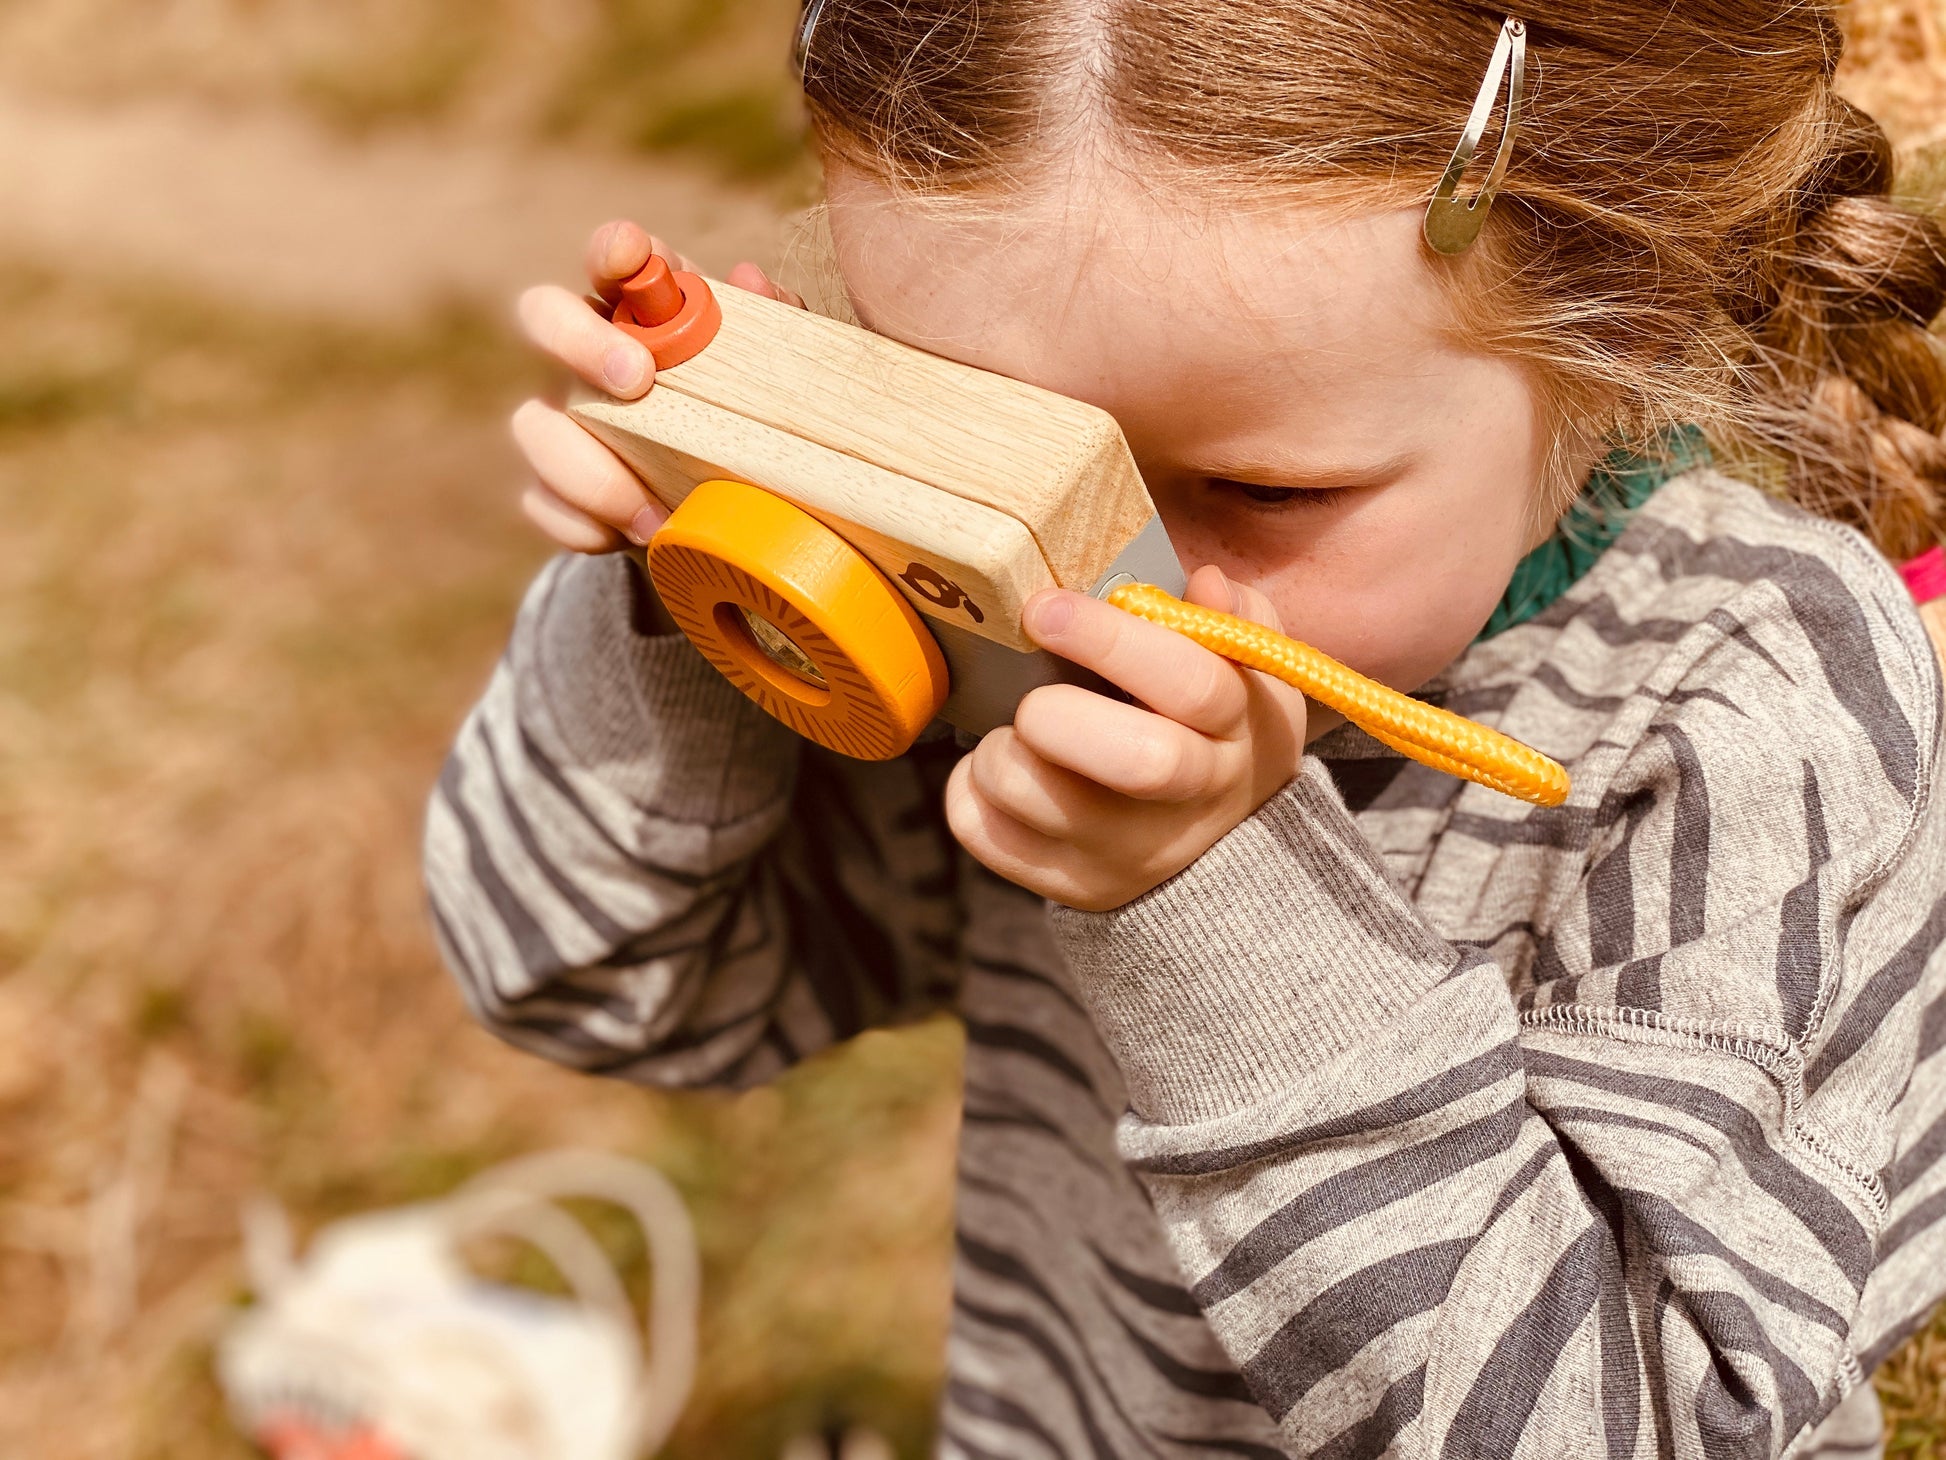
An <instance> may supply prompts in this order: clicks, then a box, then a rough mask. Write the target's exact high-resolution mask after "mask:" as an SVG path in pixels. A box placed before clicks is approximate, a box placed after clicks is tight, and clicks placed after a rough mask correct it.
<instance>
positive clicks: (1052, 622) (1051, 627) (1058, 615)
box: [1031, 593, 1074, 637]
mask: <svg viewBox="0 0 1946 1460" xmlns="http://www.w3.org/2000/svg"><path fill="white" fill-rule="evenodd" d="M1031 612H1032V614H1033V616H1034V622H1033V624H1032V625H1031V627H1032V628H1033V629H1034V631H1035V632H1036V633H1040V634H1045V635H1048V636H1049V637H1052V636H1053V635H1056V634H1060V633H1065V632H1066V630H1067V627H1068V625H1069V624H1071V623H1073V622H1074V603H1073V601H1072V600H1071V599H1069V597H1068V596H1067V595H1066V594H1065V593H1050V594H1048V595H1047V596H1046V597H1045V598H1042V599H1038V600H1037V601H1036V602H1035V603H1034V604H1033V605H1032V607H1031Z"/></svg>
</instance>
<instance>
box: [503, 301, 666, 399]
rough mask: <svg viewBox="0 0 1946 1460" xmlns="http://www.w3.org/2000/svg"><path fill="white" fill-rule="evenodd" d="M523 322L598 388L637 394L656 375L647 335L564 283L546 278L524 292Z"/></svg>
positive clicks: (538, 340) (530, 334)
mask: <svg viewBox="0 0 1946 1460" xmlns="http://www.w3.org/2000/svg"><path fill="white" fill-rule="evenodd" d="M520 327H521V329H522V330H523V331H524V332H525V333H526V335H527V338H528V339H530V340H532V341H533V342H534V343H535V344H536V345H538V346H539V347H540V348H541V349H542V350H543V351H545V352H546V353H547V354H549V355H552V356H553V357H554V358H555V359H556V360H559V361H560V362H561V363H562V364H563V365H565V366H567V367H568V369H570V370H572V371H573V372H574V373H575V374H576V375H579V376H580V377H581V378H582V379H583V380H585V381H587V382H588V384H590V385H592V386H594V387H595V389H596V390H605V391H607V392H608V393H609V394H610V395H613V396H619V397H621V398H622V399H623V400H633V399H634V398H635V397H636V396H639V395H640V394H642V392H643V391H645V390H647V389H648V388H649V386H650V384H652V383H653V382H654V380H655V360H654V358H653V357H652V356H651V355H650V354H649V351H648V348H647V347H646V346H645V345H643V344H642V343H641V341H639V340H636V339H633V338H631V337H630V336H629V335H626V334H624V333H623V332H622V331H621V330H619V329H617V328H615V326H614V325H612V324H610V323H609V322H608V321H607V320H605V319H603V318H602V317H601V316H600V315H598V314H596V313H595V312H594V310H592V309H590V308H589V307H588V303H587V301H586V300H585V299H583V298H581V297H580V296H579V295H576V294H570V293H569V292H568V291H567V290H565V289H563V288H560V287H559V286H558V285H554V284H540V285H537V286H535V287H534V288H532V289H529V290H528V291H527V292H526V293H525V294H523V295H521V296H520Z"/></svg>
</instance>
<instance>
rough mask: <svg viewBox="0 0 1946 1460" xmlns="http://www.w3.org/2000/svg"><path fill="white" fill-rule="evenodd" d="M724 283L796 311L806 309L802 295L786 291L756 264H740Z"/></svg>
mask: <svg viewBox="0 0 1946 1460" xmlns="http://www.w3.org/2000/svg"><path fill="white" fill-rule="evenodd" d="M723 282H724V283H726V284H734V285H735V286H736V287H737V288H739V289H744V290H747V291H748V292H750V293H752V294H761V295H763V297H764V298H766V299H775V300H776V301H777V302H778V303H780V304H788V305H790V306H791V307H792V308H794V309H802V308H803V307H804V298H803V296H802V295H799V294H793V293H792V292H791V291H790V290H789V289H786V288H785V287H784V286H783V285H782V284H779V283H778V282H777V281H776V280H774V279H772V278H771V277H770V276H769V275H768V274H766V273H765V272H764V271H763V270H762V269H760V268H758V267H757V266H756V265H755V264H751V263H742V264H738V265H737V266H736V267H735V268H733V269H731V270H730V272H729V273H727V274H725V275H724V276H723Z"/></svg>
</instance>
